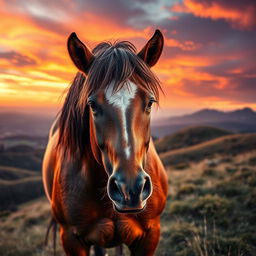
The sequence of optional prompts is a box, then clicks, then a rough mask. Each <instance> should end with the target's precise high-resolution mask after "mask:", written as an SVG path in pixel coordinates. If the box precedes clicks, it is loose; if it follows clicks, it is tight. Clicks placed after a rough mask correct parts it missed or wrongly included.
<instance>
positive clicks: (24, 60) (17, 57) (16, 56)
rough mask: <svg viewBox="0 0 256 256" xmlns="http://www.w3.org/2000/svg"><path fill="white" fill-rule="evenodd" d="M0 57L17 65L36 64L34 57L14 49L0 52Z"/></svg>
mask: <svg viewBox="0 0 256 256" xmlns="http://www.w3.org/2000/svg"><path fill="white" fill-rule="evenodd" d="M0 59H5V60H7V61H8V62H10V63H11V64H12V65H14V66H17V67H21V66H31V65H36V64H37V63H36V61H35V60H34V59H32V58H30V57H28V56H26V55H23V54H21V53H18V52H15V51H8V52H0Z"/></svg>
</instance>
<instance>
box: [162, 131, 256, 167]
mask: <svg viewBox="0 0 256 256" xmlns="http://www.w3.org/2000/svg"><path fill="white" fill-rule="evenodd" d="M255 149H256V133H249V134H234V135H226V136H222V137H220V138H217V139H213V140H210V141H206V142H203V143H200V144H197V145H193V146H190V147H186V148H181V149H175V150H170V151H168V152H165V153H162V154H160V157H161V159H162V161H163V163H164V165H165V166H168V165H175V164H179V163H186V162H189V161H200V160H202V159H204V158H208V157H212V156H215V155H220V154H222V155H224V154H225V155H236V154H240V153H243V152H248V151H251V150H255Z"/></svg>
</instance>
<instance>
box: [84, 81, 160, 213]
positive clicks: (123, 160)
mask: <svg viewBox="0 0 256 256" xmlns="http://www.w3.org/2000/svg"><path fill="white" fill-rule="evenodd" d="M154 101H155V99H154V97H153V96H152V95H151V94H148V93H146V92H143V91H142V90H141V89H139V87H138V86H137V85H136V84H134V83H132V82H127V83H126V84H125V85H124V86H123V87H122V88H121V89H120V90H119V91H117V92H113V89H112V86H111V85H110V86H109V87H108V89H106V90H105V91H101V92H99V93H97V94H96V95H92V96H91V97H89V98H88V105H89V106H90V116H91V118H90V120H91V122H90V126H91V128H90V129H91V134H94V136H95V138H94V139H95V141H96V144H97V145H98V147H99V148H100V151H101V158H102V160H103V164H104V167H105V170H106V171H107V173H108V174H109V180H108V186H107V188H108V189H107V191H108V195H109V197H110V199H111V200H112V201H113V203H114V206H115V208H116V209H117V210H118V211H138V210H141V209H143V208H144V206H145V205H146V200H147V199H148V198H149V196H150V195H151V193H152V184H151V179H150V176H149V175H148V174H147V173H146V172H145V170H144V164H145V158H146V152H147V149H148V145H149V141H150V110H151V106H152V104H153V102H154Z"/></svg>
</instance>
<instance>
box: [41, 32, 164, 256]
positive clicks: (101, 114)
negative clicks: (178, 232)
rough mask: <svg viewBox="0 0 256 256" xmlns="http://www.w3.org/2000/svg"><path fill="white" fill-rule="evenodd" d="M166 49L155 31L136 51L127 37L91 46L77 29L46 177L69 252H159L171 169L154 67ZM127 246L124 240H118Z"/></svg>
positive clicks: (47, 157) (71, 42) (52, 133)
mask: <svg viewBox="0 0 256 256" xmlns="http://www.w3.org/2000/svg"><path fill="white" fill-rule="evenodd" d="M162 49H163V36H162V34H161V32H160V31H159V30H156V32H155V34H154V35H153V37H152V38H151V39H150V40H149V41H148V42H147V44H146V45H145V46H144V48H143V49H142V50H141V51H140V52H139V53H138V54H136V49H135V47H134V45H132V44H131V43H130V42H127V41H121V42H116V43H115V44H110V43H101V44H99V45H98V46H96V48H94V50H93V51H92V52H91V51H90V50H89V49H88V48H87V47H86V46H85V45H84V44H83V43H82V42H81V41H80V40H79V39H78V38H77V36H76V34H75V33H72V34H71V35H70V37H69V39H68V51H69V54H70V57H71V59H72V61H73V62H74V64H75V65H76V66H77V68H78V69H79V71H80V72H79V73H78V74H77V75H76V77H75V79H74V81H73V83H72V85H71V86H70V89H69V91H68V94H67V97H66V100H65V103H64V106H63V108H62V110H61V113H60V115H59V117H57V118H56V120H55V122H54V124H53V125H52V128H51V131H50V136H49V142H48V146H47V149H46V152H45V157H44V162H43V182H44V188H45V192H46V195H47V197H48V199H49V200H50V202H51V207H52V214H53V217H54V219H55V220H56V221H57V222H58V223H59V224H60V236H61V240H62V244H63V248H64V250H65V252H66V255H74V256H75V255H80V256H82V255H83V256H85V255H89V251H90V247H91V246H92V245H93V246H94V248H95V254H96V255H104V249H103V248H109V247H115V246H120V245H122V244H126V245H127V246H128V247H129V249H130V251H131V255H141V256H149V255H153V254H154V251H155V249H156V247H157V244H158V241H159V234H160V214H161V212H162V211H163V209H164V206H165V203H166V197H167V186H168V185H167V176H166V173H165V170H164V167H163V165H162V163H161V161H160V159H159V157H158V155H157V153H156V150H155V148H154V145H153V141H152V139H151V137H150V110H151V106H152V104H153V103H154V102H157V101H158V98H159V89H161V88H160V85H159V80H158V79H157V78H156V77H155V76H154V74H153V73H152V72H151V70H150V67H151V66H153V65H154V64H156V62H157V61H158V59H159V57H160V55H161V52H162ZM119 248H120V247H119Z"/></svg>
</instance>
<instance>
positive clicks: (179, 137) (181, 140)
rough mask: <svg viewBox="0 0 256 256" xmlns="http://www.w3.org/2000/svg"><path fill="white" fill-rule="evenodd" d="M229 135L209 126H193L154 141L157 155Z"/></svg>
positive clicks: (227, 132) (225, 131)
mask: <svg viewBox="0 0 256 256" xmlns="http://www.w3.org/2000/svg"><path fill="white" fill-rule="evenodd" d="M229 134H231V132H230V131H227V130H223V129H219V128H214V127H209V126H193V127H188V128H184V129H181V130H180V131H178V132H176V133H173V134H171V135H168V136H165V137H163V138H161V139H158V140H156V141H155V146H156V149H157V151H158V153H163V152H166V151H169V150H173V149H178V148H184V147H188V146H192V145H195V144H199V143H202V142H204V141H208V140H211V139H215V138H218V137H221V136H225V135H229Z"/></svg>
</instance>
